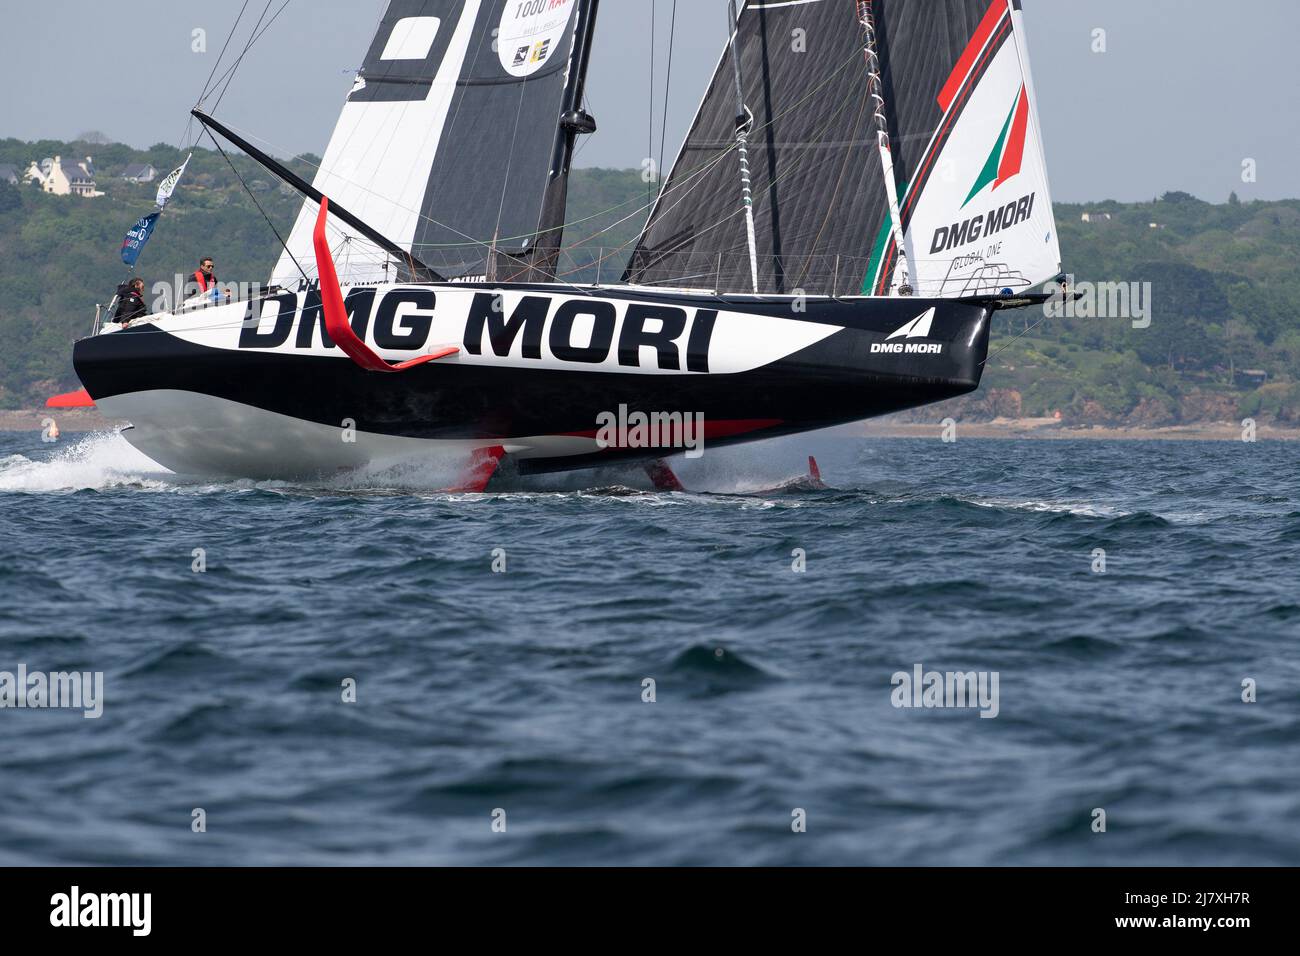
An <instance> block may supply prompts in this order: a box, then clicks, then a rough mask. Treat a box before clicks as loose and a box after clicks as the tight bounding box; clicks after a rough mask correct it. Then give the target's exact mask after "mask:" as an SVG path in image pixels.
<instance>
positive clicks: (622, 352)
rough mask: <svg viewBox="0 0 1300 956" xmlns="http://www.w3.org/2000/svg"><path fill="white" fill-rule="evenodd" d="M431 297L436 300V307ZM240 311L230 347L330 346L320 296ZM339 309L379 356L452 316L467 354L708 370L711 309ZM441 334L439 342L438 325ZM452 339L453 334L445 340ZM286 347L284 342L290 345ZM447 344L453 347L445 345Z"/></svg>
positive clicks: (408, 301)
mask: <svg viewBox="0 0 1300 956" xmlns="http://www.w3.org/2000/svg"><path fill="white" fill-rule="evenodd" d="M439 296H442V297H443V301H442V303H441V304H440V303H439ZM255 306H256V303H249V306H248V311H247V312H246V313H245V316H244V326H243V328H242V329H241V330H240V335H239V347H240V348H246V349H276V350H280V349H282V348H284V347H286V346H287V347H291V348H294V349H304V350H313V349H315V348H316V347H317V343H318V342H319V343H322V344H323V345H324V347H325V348H329V349H333V348H337V346H335V345H334V343H333V342H332V341H331V340H330V337H329V333H328V332H327V331H326V330H325V314H324V311H323V309H322V308H321V298H320V291H319V289H310V290H308V291H307V292H305V293H293V292H284V293H281V294H280V295H278V296H272V297H270V298H268V299H265V300H263V302H262V303H261V305H260V309H261V314H260V316H257V315H255V313H254V308H255ZM344 309H345V310H346V312H347V317H348V323H349V324H350V325H351V326H352V331H353V332H355V333H356V335H357V337H358V338H360V339H361V340H362V341H370V342H373V343H374V346H375V347H376V348H379V349H388V350H393V351H404V352H411V353H413V354H419V353H420V352H422V351H426V350H427V348H428V346H429V345H430V344H435V345H436V344H448V343H447V340H446V339H445V338H440V339H439V340H438V342H434V343H431V342H430V338H431V335H432V334H434V328H435V320H437V319H439V318H442V317H445V316H447V315H448V314H449V313H450V314H451V315H457V313H459V316H458V317H457V320H456V323H455V326H454V327H455V328H456V329H458V330H463V331H462V332H461V333H460V338H461V341H462V343H463V345H462V347H463V349H464V352H465V353H466V354H467V355H471V356H496V357H498V358H517V359H524V360H535V361H538V362H542V361H546V360H551V361H558V362H562V363H573V364H575V365H583V366H593V365H605V364H611V363H616V364H617V365H618V366H620V367H625V368H654V369H658V370H660V371H667V372H708V371H709V345H710V342H711V341H712V338H713V329H714V326H715V324H716V322H717V318H718V311H717V310H716V309H684V308H679V307H677V306H673V305H666V304H659V303H646V302H628V303H626V305H622V304H620V303H616V302H612V301H606V300H603V299H596V298H592V297H589V296H578V297H573V298H562V297H559V296H551V295H540V294H534V295H523V296H520V297H518V299H517V301H513V302H512V303H507V301H506V296H504V295H503V294H501V293H499V292H474V293H470V292H468V290H466V291H460V290H456V291H451V290H439V291H437V292H435V291H434V290H433V289H428V288H420V287H411V288H401V287H399V288H396V289H390V290H388V291H386V292H382V293H381V292H380V290H378V289H375V288H373V287H359V288H354V289H352V290H350V291H349V292H348V293H347V295H346V297H345V298H344ZM441 329H442V331H441V333H439V334H441V335H444V336H445V335H446V333H447V331H448V330H447V328H446V325H445V323H444V324H441ZM453 334H455V333H453ZM291 339H292V341H291ZM452 341H453V342H454V339H452Z"/></svg>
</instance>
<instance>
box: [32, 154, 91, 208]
mask: <svg viewBox="0 0 1300 956" xmlns="http://www.w3.org/2000/svg"><path fill="white" fill-rule="evenodd" d="M23 179H24V181H26V182H28V183H31V184H33V185H37V186H40V187H41V189H42V190H44V191H45V192H47V193H51V194H52V195H55V196H83V197H85V198H87V199H93V198H95V197H96V196H102V195H104V194H103V193H102V192H100V191H99V190H98V189H97V188H95V163H94V161H93V160H92V159H91V158H90V157H89V156H87V157H86V158H85V159H84V160H69V161H67V162H64V160H63V157H62V156H55V157H54V158H53V159H49V158H46V159H43V160H41V161H40V162H39V163H37V162H33V163H32V164H31V166H29V167H28V168H27V172H26V173H24V174H23Z"/></svg>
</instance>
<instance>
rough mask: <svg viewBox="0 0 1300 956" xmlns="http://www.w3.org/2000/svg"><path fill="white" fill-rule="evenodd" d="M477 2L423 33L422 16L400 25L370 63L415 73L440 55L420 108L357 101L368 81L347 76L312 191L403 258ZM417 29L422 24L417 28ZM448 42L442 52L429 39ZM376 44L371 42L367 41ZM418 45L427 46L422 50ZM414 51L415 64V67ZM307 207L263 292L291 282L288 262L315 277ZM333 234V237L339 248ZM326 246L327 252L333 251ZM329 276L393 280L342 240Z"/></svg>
mask: <svg viewBox="0 0 1300 956" xmlns="http://www.w3.org/2000/svg"><path fill="white" fill-rule="evenodd" d="M479 3H480V0H465V2H464V3H463V4H455V5H454V6H459V7H460V10H459V15H458V16H454V17H452V18H451V19H450V22H439V23H438V24H437V27H438V28H437V29H436V30H432V31H431V30H429V29H428V27H429V26H430V24H428V21H429V20H440V19H441V18H432V17H421V18H414V17H400V18H397V19H396V21H395V22H393V23H392V25H391V28H390V29H389V30H388V35H387V36H385V37H383V47H382V51H383V52H382V53H381V54H380V57H379V59H380V60H382V61H384V62H385V63H413V64H418V65H421V66H422V65H423V64H424V63H425V62H427V60H428V59H429V58H430V57H431V56H437V55H439V54H440V55H441V59H440V61H439V62H438V63H437V73H436V74H435V75H434V78H433V81H432V83H431V84H430V85H429V87H428V93H427V95H424V96H423V98H421V99H387V98H383V99H381V98H373V99H367V98H360V97H358V95H357V94H359V93H362V92H363V91H364V90H365V88H366V85H367V83H368V80H367V79H366V77H365V75H364V74H363V75H361V76H358V77H357V80H356V83H355V85H354V86H353V88H352V92H351V94H350V95H349V98H348V102H347V103H345V104H344V106H343V112H342V114H341V115H340V116H339V121H338V124H337V125H336V126H335V127H334V134H333V135H332V136H331V137H330V142H329V146H328V147H326V149H325V156H324V158H323V159H322V160H321V166H320V169H319V170H318V171H317V174H316V178H315V179H314V180H313V182H312V185H313V186H315V187H316V188H317V189H319V190H320V191H321V192H322V193H324V194H325V195H326V196H328V197H329V198H330V200H331V201H332V202H334V203H336V204H337V205H340V206H342V207H343V208H345V209H347V210H348V211H349V212H351V213H352V214H353V215H355V216H356V217H357V218H359V219H361V220H362V221H363V222H365V223H366V224H367V225H369V226H370V227H371V228H373V229H374V230H375V231H377V232H379V233H381V234H382V235H384V236H387V237H388V238H389V239H391V240H393V241H394V242H395V243H397V244H398V245H400V246H402V247H403V248H407V249H409V248H410V246H411V243H412V242H413V241H414V239H415V232H416V227H417V225H418V223H419V218H420V213H421V206H422V203H423V199H424V193H425V188H426V186H427V185H428V176H429V169H430V168H431V167H432V166H433V160H434V157H435V156H436V155H437V152H438V145H439V143H440V142H441V139H442V133H443V129H444V128H445V126H446V122H447V114H448V111H449V110H450V108H451V104H452V101H453V99H454V97H455V94H456V88H457V81H458V80H459V79H460V74H461V70H462V68H463V67H464V64H465V56H466V53H467V52H468V50H469V44H470V39H471V37H472V36H473V33H474V24H475V21H476V19H477V17H478V8H479ZM421 21H423V22H421ZM444 32H445V33H446V34H449V35H447V36H446V37H445V39H444V40H443V42H442V43H438V40H439V39H441V38H440V36H439V34H444ZM377 39H378V38H377ZM426 39H427V41H428V42H427V43H425V42H423V41H424V40H426ZM421 46H423V55H422V56H419V57H418V59H417V58H416V56H413V55H412V54H419V53H420V52H421V51H420V49H419V47H421ZM315 225H316V204H315V203H311V202H308V203H304V205H303V208H302V209H301V210H300V211H299V213H298V219H297V221H296V222H295V223H294V226H293V231H292V232H291V233H290V234H289V239H288V242H287V245H288V249H287V250H286V251H285V252H284V253H283V254H282V255H281V256H280V261H279V262H278V263H277V264H276V267H275V271H274V272H272V274H271V282H272V284H281V285H291V284H293V283H294V282H297V281H299V280H300V279H301V274H300V273H299V271H298V265H295V263H294V259H296V260H297V262H298V263H299V264H301V266H302V267H303V268H304V269H306V270H307V274H308V275H309V276H311V277H313V278H314V277H315V270H314V263H315V254H314V253H313V251H312V230H313V228H314V227H315ZM342 236H343V233H339V239H340V240H341V239H342ZM333 241H334V240H333V239H332V244H333ZM335 257H336V261H337V267H338V271H339V275H340V276H341V277H343V278H344V279H346V280H347V281H351V282H368V281H383V280H384V279H385V278H388V279H393V278H396V276H395V275H394V273H393V272H392V270H391V268H388V269H386V266H387V265H388V260H389V259H390V256H389V255H388V254H387V253H386V252H385V251H384V250H383V249H381V248H379V247H378V246H377V245H375V244H374V243H373V242H371V241H370V240H368V239H366V238H365V237H364V236H359V235H356V234H354V233H352V232H351V231H350V230H349V231H348V234H347V241H346V242H345V243H344V242H340V244H339V247H338V248H337V249H336V250H335Z"/></svg>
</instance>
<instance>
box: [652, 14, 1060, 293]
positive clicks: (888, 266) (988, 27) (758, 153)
mask: <svg viewBox="0 0 1300 956" xmlns="http://www.w3.org/2000/svg"><path fill="white" fill-rule="evenodd" d="M1019 7H1020V0H870V2H868V0H793V2H791V0H781V2H777V0H773V2H750V3H747V4H746V5H745V7H744V8H743V9H742V10H741V13H740V17H739V21H738V29H737V35H736V38H735V40H736V42H735V44H734V46H735V48H736V49H737V50H738V51H739V54H738V55H739V62H740V72H741V77H742V83H743V92H744V100H745V105H746V107H747V108H748V109H749V111H750V112H752V114H753V125H752V128H751V130H750V132H749V136H748V140H749V170H750V173H751V176H752V180H753V211H754V218H755V225H756V232H757V243H758V267H759V268H758V271H759V289H760V291H762V292H768V293H793V292H795V291H797V290H803V291H806V292H809V293H830V292H834V293H838V294H841V295H844V294H882V295H883V294H890V293H891V292H894V291H897V289H898V286H899V285H900V284H901V275H900V273H899V272H898V270H899V259H900V257H899V255H898V250H897V248H896V244H895V238H894V233H893V230H892V229H891V221H890V213H889V201H888V192H887V190H886V188H885V182H884V177H883V174H882V168H881V161H880V156H879V141H878V138H877V135H876V129H875V127H874V125H873V123H872V116H873V113H874V111H875V102H874V100H873V99H872V93H873V91H872V89H871V88H870V85H869V79H868V70H867V67H866V65H865V63H864V56H863V41H864V32H863V29H862V26H861V18H862V16H863V15H864V13H867V14H869V15H870V16H871V17H872V20H873V22H874V24H875V28H876V52H877V54H878V57H879V62H880V68H881V79H882V84H881V89H880V91H879V92H880V95H881V97H882V98H883V100H884V110H885V115H886V117H887V120H888V124H889V132H890V134H891V135H890V145H891V151H892V159H893V171H894V176H895V177H896V180H895V183H894V185H895V188H896V191H897V195H898V198H899V206H900V212H901V217H902V226H903V231H904V243H905V245H906V246H907V247H908V248H907V249H906V252H907V256H906V259H907V263H908V265H909V267H910V275H909V276H908V279H909V281H910V284H911V285H912V286H913V288H914V289H915V292H916V294H918V295H931V296H945V297H953V296H961V295H976V294H991V293H997V292H1000V291H1002V290H1004V289H1006V288H1012V289H1015V290H1023V289H1025V288H1027V287H1029V286H1030V285H1032V284H1036V283H1039V282H1043V281H1046V280H1048V279H1050V278H1052V277H1053V276H1054V275H1055V274H1056V273H1057V272H1058V271H1059V262H1060V253H1059V248H1058V244H1057V237H1056V228H1055V222H1054V220H1053V218H1052V209H1051V197H1050V195H1049V192H1048V186H1047V176H1046V167H1045V164H1044V162H1043V154H1042V147H1041V143H1040V138H1039V127H1038V118H1037V113H1036V110H1035V106H1034V103H1035V101H1034V91H1033V83H1032V80H1031V79H1030V74H1029V65H1028V57H1027V54H1026V52H1025V46H1024V31H1023V26H1022V23H1021V14H1020V10H1019ZM720 17H721V14H720ZM720 22H721V20H720ZM731 56H732V54H731V45H728V46H727V48H726V49H725V50H724V53H723V57H722V60H721V62H720V63H719V65H718V69H717V71H716V72H715V74H714V78H713V82H712V84H711V85H710V87H709V90H708V92H707V93H706V95H705V97H704V101H703V103H702V104H701V106H700V110H699V112H698V114H697V115H696V118H695V122H694V124H693V125H692V127H691V130H690V133H689V134H688V136H687V139H686V142H685V144H684V146H683V148H682V151H681V153H680V154H679V156H678V158H677V161H676V163H675V164H674V166H673V169H672V172H671V173H670V174H669V176H668V178H667V180H666V182H665V184H664V189H663V191H662V193H661V196H660V199H659V200H658V202H657V203H656V206H655V208H654V210H653V212H652V214H651V217H650V221H649V223H648V224H647V226H646V229H645V231H644V233H643V234H642V236H641V239H640V241H639V242H638V244H637V247H636V249H635V251H634V253H633V256H632V259H631V262H630V265H629V268H628V273H627V279H628V280H629V281H631V282H636V283H653V284H660V285H683V286H703V287H717V288H722V289H726V290H741V291H744V290H747V289H748V287H749V286H750V281H749V265H748V253H747V239H746V230H745V217H744V212H743V209H742V207H741V204H740V202H739V201H738V200H737V198H736V197H737V182H738V165H737V157H736V154H735V151H734V142H735V123H736V96H735V89H734V78H733V76H734V74H733V66H732V60H731Z"/></svg>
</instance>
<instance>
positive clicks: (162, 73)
mask: <svg viewBox="0 0 1300 956" xmlns="http://www.w3.org/2000/svg"><path fill="white" fill-rule="evenodd" d="M243 2H244V0H203V2H196V0H117V2H115V3H114V4H112V5H111V6H109V5H107V4H104V3H103V2H102V0H95V2H92V0H61V2H60V3H59V4H58V5H57V6H56V7H49V6H48V5H42V4H39V3H18V2H16V0H6V2H5V9H4V12H3V14H2V15H0V16H2V21H0V22H3V24H4V28H5V29H4V33H3V36H2V37H0V52H2V53H3V56H4V59H5V63H6V67H7V73H8V75H9V76H10V77H11V78H14V77H20V78H22V80H21V82H15V81H13V80H12V79H11V83H10V85H9V87H8V89H7V91H6V93H5V96H4V97H3V98H2V99H0V138H6V137H14V138H17V139H23V140H34V139H41V138H49V139H61V140H66V139H71V138H73V137H74V136H77V135H78V134H80V133H83V132H86V131H89V130H97V131H100V132H102V133H104V134H105V135H107V136H108V137H109V138H110V139H113V140H116V141H120V142H125V143H128V144H130V145H132V146H137V147H144V146H149V145H152V144H153V143H158V142H166V143H173V144H179V143H180V141H181V139H182V137H183V135H184V134H185V130H186V125H187V121H188V118H189V117H188V112H189V108H190V107H191V106H192V105H194V103H195V101H196V100H197V99H198V96H199V93H200V91H201V90H202V89H203V86H204V83H205V81H206V79H207V77H208V75H209V73H210V72H211V71H212V68H213V64H214V62H216V59H217V56H218V54H219V53H220V51H221V47H222V44H223V43H224V42H225V41H226V39H227V37H229V36H230V34H231V27H232V26H233V24H234V22H235V18H236V14H237V13H238V12H239V10H240V7H241V5H243ZM282 2H283V0H272V3H271V7H270V11H271V13H274V12H275V11H276V9H278V8H279V7H280V5H281V3H282ZM826 2H844V3H849V2H850V0H826ZM264 6H265V0H248V11H247V12H246V13H245V19H244V21H243V23H242V24H241V26H240V29H239V31H238V32H237V33H236V34H235V36H234V39H233V40H232V42H231V44H230V47H231V50H230V51H228V52H227V54H226V62H227V63H229V62H230V60H231V59H232V57H233V55H234V54H235V53H237V52H238V51H239V50H241V49H242V48H243V45H244V40H245V38H246V35H247V32H248V29H249V28H250V27H251V25H252V22H253V21H254V20H256V17H257V14H259V13H261V12H262V10H263V8H264ZM384 6H386V0H289V5H288V7H287V8H286V9H285V10H284V12H283V13H281V14H280V16H279V18H278V19H277V20H276V21H275V22H274V23H273V24H272V26H271V27H270V29H269V30H268V31H267V33H266V34H265V35H264V36H263V37H262V39H261V40H260V41H259V42H258V44H257V45H256V46H254V47H253V49H252V50H251V51H250V52H249V53H248V55H247V56H246V57H245V59H244V61H243V63H242V64H241V66H240V69H239V71H238V73H237V74H236V76H235V78H234V81H233V82H232V84H231V85H230V87H229V89H228V91H227V93H226V94H225V97H224V99H223V100H222V101H221V103H220V106H219V107H218V108H217V109H216V111H215V112H216V115H217V116H218V117H220V118H221V119H223V120H225V121H226V122H228V123H229V124H230V125H232V126H234V127H236V128H238V129H241V130H247V131H251V132H254V133H256V134H257V136H258V137H260V138H261V140H263V142H264V143H269V144H271V151H272V152H274V153H277V154H278V155H282V156H290V155H293V154H295V153H300V152H312V153H316V154H318V155H319V154H321V153H323V152H324V149H325V144H326V142H327V141H328V139H329V134H330V131H331V130H332V129H333V126H334V122H335V120H336V118H337V116H338V112H339V109H340V107H341V105H342V102H343V99H344V97H345V96H346V94H347V91H348V89H349V88H350V86H351V82H352V72H353V71H354V70H355V69H356V67H357V66H358V65H359V64H360V61H361V58H362V56H363V54H364V53H365V50H366V47H367V46H368V45H369V41H370V37H371V35H372V34H373V32H374V28H375V24H376V23H377V21H378V19H379V16H380V14H381V12H382V10H383V8H384ZM1024 9H1025V20H1026V27H1027V30H1028V33H1029V47H1030V55H1031V59H1032V63H1033V71H1034V80H1035V85H1036V87H1037V91H1038V102H1039V112H1040V119H1041V121H1042V126H1043V139H1044V143H1045V149H1046V153H1047V161H1048V167H1049V173H1050V177H1051V183H1052V192H1053V195H1054V198H1055V199H1057V200H1058V201H1067V202H1087V201H1096V200H1101V199H1117V200H1121V201H1134V200H1143V199H1150V198H1152V197H1153V196H1156V195H1159V194H1162V193H1164V192H1166V191H1167V190H1184V191H1186V192H1190V193H1193V194H1194V195H1197V196H1200V197H1201V198H1203V199H1208V200H1210V201H1214V202H1222V201H1223V200H1225V199H1226V198H1227V197H1228V195H1229V193H1231V192H1233V191H1235V192H1236V193H1237V194H1238V195H1239V196H1240V197H1241V198H1242V199H1282V198H1297V197H1300V121H1298V120H1297V117H1300V81H1298V79H1300V77H1298V74H1300V68H1298V66H1297V58H1298V57H1297V53H1296V49H1295V42H1296V36H1297V35H1300V0H1234V2H1232V3H1230V4H1225V3H1223V2H1222V0H1024ZM51 10H57V11H58V15H57V16H51V14H50V11H51ZM652 11H653V24H652ZM673 11H674V0H604V2H603V3H602V4H601V9H600V14H599V18H598V22H597V33H596V45H595V50H594V52H593V56H592V63H591V71H590V73H589V79H588V100H589V106H590V109H591V112H592V113H593V114H594V115H595V116H596V119H597V121H598V123H599V124H600V129H599V131H598V132H597V133H595V134H594V135H592V136H590V137H588V138H587V141H586V142H585V143H583V145H582V147H581V151H580V153H579V154H578V156H577V160H576V165H578V166H611V167H619V168H628V167H638V166H640V165H641V163H642V161H643V160H644V159H645V158H646V156H647V155H653V156H655V157H656V158H657V157H658V155H659V153H660V151H661V149H662V151H663V153H664V154H665V157H666V160H667V162H669V163H671V161H672V157H673V155H674V154H675V153H676V150H677V146H678V145H679V144H680V142H681V140H682V137H683V136H684V135H685V132H686V128H687V127H688V126H689V124H690V121H691V118H692V115H693V114H694V111H695V108H696V107H697V105H698V104H699V101H700V98H701V96H702V95H703V92H704V89H705V87H706V86H707V84H708V80H709V77H710V75H711V73H712V71H713V69H714V67H715V65H716V63H717V59H718V54H719V51H720V49H721V46H722V43H723V42H724V39H725V36H726V22H727V15H726V3H725V0H679V2H677V3H676V24H675V28H674V29H673V30H672V37H673V44H672V47H671V50H672V75H671V85H670V87H669V88H668V90H667V99H668V102H667V108H668V112H667V117H668V118H667V125H666V136H661V134H660V129H661V126H662V124H663V118H664V116H663V110H664V97H665V89H664V81H665V77H666V73H667V70H666V66H667V62H668V56H669V43H668V40H669V28H670V22H671V21H672V18H673ZM652 27H653V34H654V36H655V39H656V41H657V43H656V44H655V48H656V54H655V56H654V67H655V88H654V112H653V114H651V99H650V97H651V89H650V68H651V62H650V61H651V56H650V50H651V43H650V37H651V33H652ZM195 30H202V31H204V38H205V40H206V49H205V50H198V51H196V50H195V49H194V47H195V46H196V43H195V40H194V36H195V33H194V31H195ZM1096 31H1105V32H1104V46H1105V51H1104V52H1098V51H1096V50H1095V49H1094V48H1095V47H1096V46H1098V45H1099V44H1098V39H1097V38H1098V37H1099V36H1102V35H1101V34H1098V33H1097V32H1096ZM223 69H224V66H223ZM652 115H653V128H654V144H653V147H651V146H650V145H649V141H648V139H649V136H650V135H651V125H652V124H651V120H650V117H651V116H652ZM661 140H663V141H664V142H663V144H662V145H661ZM33 158H39V157H33ZM1247 161H1253V169H1254V171H1255V181H1254V182H1248V181H1243V164H1244V163H1246V162H1247Z"/></svg>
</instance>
